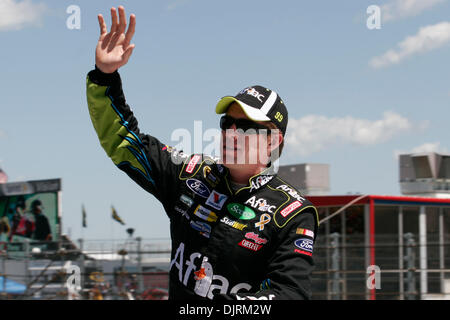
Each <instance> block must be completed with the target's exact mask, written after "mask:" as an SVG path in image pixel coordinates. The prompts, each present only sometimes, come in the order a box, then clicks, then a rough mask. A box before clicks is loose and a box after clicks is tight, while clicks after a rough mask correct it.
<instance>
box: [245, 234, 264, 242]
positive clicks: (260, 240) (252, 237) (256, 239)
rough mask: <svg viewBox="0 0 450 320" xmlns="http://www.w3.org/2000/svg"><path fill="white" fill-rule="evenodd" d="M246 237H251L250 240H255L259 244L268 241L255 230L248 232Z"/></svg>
mask: <svg viewBox="0 0 450 320" xmlns="http://www.w3.org/2000/svg"><path fill="white" fill-rule="evenodd" d="M245 237H246V238H247V239H250V240H253V241H255V243H257V244H266V243H267V239H264V238H260V237H259V235H257V234H256V233H254V232H247V233H246V234H245Z"/></svg>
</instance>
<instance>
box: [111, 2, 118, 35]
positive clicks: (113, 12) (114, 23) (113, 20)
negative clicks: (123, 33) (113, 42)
mask: <svg viewBox="0 0 450 320" xmlns="http://www.w3.org/2000/svg"><path fill="white" fill-rule="evenodd" d="M118 24H119V23H118V21H117V11H116V8H114V7H112V8H111V31H110V32H111V33H114V32H116V30H117V27H118Z"/></svg>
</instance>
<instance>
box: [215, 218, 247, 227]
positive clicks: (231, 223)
mask: <svg viewBox="0 0 450 320" xmlns="http://www.w3.org/2000/svg"><path fill="white" fill-rule="evenodd" d="M220 222H222V223H225V224H226V225H228V226H230V227H233V228H235V229H238V230H243V229H244V228H246V227H247V225H246V224H243V223H239V222H237V221H234V220H231V219H228V218H227V217H223V218H222V219H221V220H220Z"/></svg>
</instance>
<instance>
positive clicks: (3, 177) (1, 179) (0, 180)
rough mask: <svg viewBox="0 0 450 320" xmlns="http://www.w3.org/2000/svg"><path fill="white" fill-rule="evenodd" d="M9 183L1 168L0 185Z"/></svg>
mask: <svg viewBox="0 0 450 320" xmlns="http://www.w3.org/2000/svg"><path fill="white" fill-rule="evenodd" d="M7 182H8V176H7V175H6V173H5V171H3V170H2V168H0V183H7Z"/></svg>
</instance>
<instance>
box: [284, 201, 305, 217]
mask: <svg viewBox="0 0 450 320" xmlns="http://www.w3.org/2000/svg"><path fill="white" fill-rule="evenodd" d="M301 206H302V203H301V202H300V201H295V202H293V203H291V204H290V205H288V206H287V207H286V208H284V209H283V210H281V211H280V214H281V215H282V216H283V217H285V218H286V216H287V215H288V214H290V213H291V212H292V211H294V210H295V209H297V208H300V207H301Z"/></svg>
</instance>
